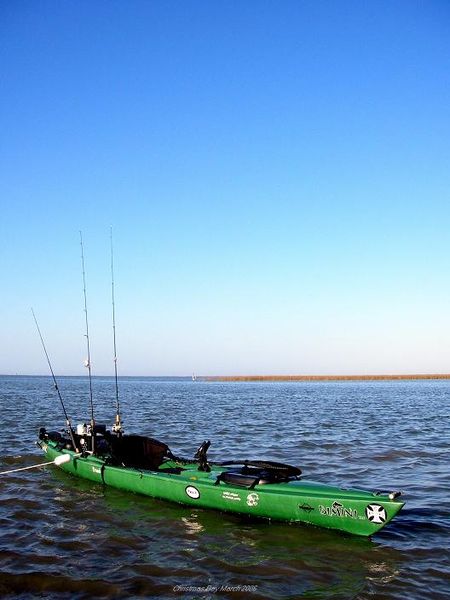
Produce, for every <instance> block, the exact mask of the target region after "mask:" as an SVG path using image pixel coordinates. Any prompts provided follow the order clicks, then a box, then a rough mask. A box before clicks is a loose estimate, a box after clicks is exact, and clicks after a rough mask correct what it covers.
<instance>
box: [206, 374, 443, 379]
mask: <svg viewBox="0 0 450 600" xmlns="http://www.w3.org/2000/svg"><path fill="white" fill-rule="evenodd" d="M198 379H202V380H203V381H205V380H206V381H395V380H405V379H450V374H448V373H447V374H416V375H223V376H209V377H198Z"/></svg>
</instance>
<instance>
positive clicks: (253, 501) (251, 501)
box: [247, 492, 259, 506]
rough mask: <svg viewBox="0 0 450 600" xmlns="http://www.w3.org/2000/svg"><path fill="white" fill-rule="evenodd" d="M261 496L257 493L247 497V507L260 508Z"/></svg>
mask: <svg viewBox="0 0 450 600" xmlns="http://www.w3.org/2000/svg"><path fill="white" fill-rule="evenodd" d="M258 502H259V496H258V494H257V493H256V492H253V493H252V494H249V495H248V496H247V505H248V506H258Z"/></svg>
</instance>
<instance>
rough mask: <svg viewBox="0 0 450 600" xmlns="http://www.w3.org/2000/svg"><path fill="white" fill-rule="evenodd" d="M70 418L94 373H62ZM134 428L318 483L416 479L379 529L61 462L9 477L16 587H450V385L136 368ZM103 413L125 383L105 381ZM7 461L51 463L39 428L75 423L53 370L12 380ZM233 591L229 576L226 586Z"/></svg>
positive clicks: (428, 590) (347, 592)
mask: <svg viewBox="0 0 450 600" xmlns="http://www.w3.org/2000/svg"><path fill="white" fill-rule="evenodd" d="M60 388H61V391H62V394H63V397H64V398H65V401H66V404H67V409H68V412H69V414H71V415H73V417H74V423H76V421H77V419H79V420H82V419H83V418H84V419H85V418H86V416H87V415H88V397H87V385H86V382H85V381H84V380H82V379H78V378H62V379H61V381H60ZM120 389H121V395H122V404H123V415H124V420H125V427H126V429H127V431H128V432H130V433H131V432H135V433H142V434H147V435H152V436H154V437H158V438H159V439H161V440H163V441H165V442H166V443H168V444H169V446H170V447H171V449H172V450H173V451H174V452H175V453H177V454H179V455H185V456H192V455H193V453H194V452H195V450H196V448H197V446H198V445H199V444H200V443H201V442H202V441H203V440H204V439H211V440H212V446H211V449H210V458H211V459H216V460H220V459H226V458H253V459H255V458H265V459H268V460H275V461H284V462H288V463H291V464H295V465H299V466H301V467H302V469H303V472H304V474H305V475H306V476H307V478H308V479H315V480H319V481H322V482H324V483H330V484H333V483H338V484H344V485H345V486H348V487H352V486H355V487H363V488H370V489H389V490H396V489H399V490H402V491H403V492H404V498H405V499H406V501H407V504H406V506H405V508H404V509H403V511H402V512H401V513H400V514H399V515H398V516H397V518H396V519H394V521H393V522H392V523H390V524H389V525H388V526H387V527H386V528H385V529H384V530H383V531H382V532H380V533H379V534H377V535H376V536H374V537H373V539H371V540H368V539H362V538H356V537H352V536H347V535H344V534H340V533H338V532H331V531H326V530H321V529H316V528H313V527H307V526H299V525H287V524H278V523H270V522H264V521H254V522H250V521H248V520H245V519H242V518H240V517H238V516H232V515H225V514H221V513H216V512H214V511H207V510H198V509H195V510H194V509H192V508H188V507H181V506H178V505H173V504H170V503H167V502H163V501H158V500H154V499H151V498H146V497H141V496H137V495H133V494H126V493H125V492H121V491H119V490H114V489H110V488H103V487H102V486H100V485H96V484H92V483H89V482H87V481H83V480H80V479H76V478H72V477H71V476H69V475H66V474H64V473H62V472H61V471H59V470H58V469H57V468H55V467H47V468H45V469H42V470H38V471H29V472H26V471H25V472H22V473H17V474H15V475H10V476H7V477H2V478H0V597H2V598H51V599H52V600H53V599H59V598H71V599H72V598H138V597H149V598H150V597H152V598H153V597H156V598H180V599H182V598H189V599H197V598H205V599H206V598H218V597H226V598H233V599H235V600H240V599H244V598H245V599H247V598H250V599H252V600H259V599H266V598H274V599H277V598H292V599H294V598H311V599H322V598H324V599H342V600H348V599H351V598H358V599H372V598H373V599H376V600H379V599H381V600H382V599H398V600H404V599H405V598H408V599H409V600H410V599H420V600H422V599H423V598H433V599H435V598H437V599H439V598H450V560H449V559H450V550H449V549H448V546H449V543H448V542H449V539H450V536H449V534H450V520H449V477H448V471H449V468H448V450H449V443H448V422H449V411H450V409H449V401H448V399H449V396H450V382H449V381H393V382H385V381H383V382H380V381H378V382H366V381H365V382H313V383H304V382H297V383H296V382H289V383H286V384H284V383H206V382H199V381H197V382H196V383H193V382H192V381H187V380H154V379H131V378H130V379H124V380H122V381H121V384H120ZM94 394H95V400H96V404H97V406H98V411H97V417H98V418H97V420H98V422H101V421H102V420H103V421H105V422H108V423H111V422H112V420H113V415H114V387H113V381H112V380H109V379H106V378H105V379H102V378H99V379H95V380H94ZM0 402H1V404H0V406H1V415H2V429H1V431H0V470H5V469H12V468H15V467H21V466H26V465H31V464H34V463H36V462H39V461H41V460H42V456H41V454H40V451H39V449H38V448H36V446H35V444H34V442H35V440H36V433H37V431H38V429H39V427H41V426H43V425H45V426H47V427H50V428H55V429H56V428H60V426H61V424H62V423H63V420H62V419H61V410H60V407H59V401H58V399H57V397H55V392H54V390H53V389H52V386H51V383H50V381H49V379H47V378H39V377H28V378H26V377H3V378H0ZM222 586H224V587H222Z"/></svg>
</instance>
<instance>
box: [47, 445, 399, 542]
mask: <svg viewBox="0 0 450 600" xmlns="http://www.w3.org/2000/svg"><path fill="white" fill-rule="evenodd" d="M38 443H39V445H40V446H41V448H42V450H43V451H44V452H45V454H46V455H47V457H48V458H49V459H50V460H54V459H55V458H56V457H57V456H60V455H62V454H69V455H70V461H68V462H66V463H64V464H62V465H61V466H60V468H61V469H62V470H64V471H66V472H68V473H71V474H72V475H76V476H79V477H82V478H84V479H88V480H91V481H93V482H96V483H100V484H103V485H109V486H112V487H115V488H118V489H121V490H124V491H128V492H134V493H139V494H143V495H146V496H151V497H153V498H159V499H163V500H169V501H172V502H177V503H179V504H185V505H189V506H197V507H202V508H207V509H214V510H219V511H224V512H233V513H239V514H243V515H247V516H250V517H258V518H265V519H273V520H277V521H285V522H294V523H306V524H310V525H316V526H319V527H325V528H329V529H337V530H340V531H344V532H347V533H351V534H355V535H362V536H370V535H372V534H374V533H376V532H377V531H379V530H380V529H381V528H383V527H384V526H385V525H386V524H387V523H389V521H391V519H392V518H393V517H394V516H395V515H396V514H397V513H398V512H399V511H400V510H401V508H402V507H403V506H404V503H403V502H401V501H400V500H399V499H398V496H399V495H400V494H399V493H398V492H392V493H390V494H389V493H387V492H383V493H381V492H380V493H379V492H368V491H364V490H354V489H345V488H340V487H337V486H329V485H324V484H321V483H317V482H313V481H306V480H303V479H301V478H299V477H291V478H289V480H283V481H272V482H264V481H263V480H262V481H261V480H258V481H255V478H251V477H246V476H245V471H243V470H242V469H241V470H239V469H236V468H232V467H224V466H221V465H217V464H211V465H209V469H210V470H199V464H198V462H186V461H183V462H182V463H180V462H179V461H178V460H171V459H165V460H164V462H163V463H162V464H161V466H160V467H159V468H158V469H144V468H133V467H129V466H126V467H125V466H120V465H114V464H108V459H107V458H104V457H99V456H95V455H92V454H89V453H85V454H80V453H76V452H74V451H73V450H68V449H65V448H61V445H60V444H58V443H57V442H55V441H52V440H45V441H40V442H38ZM243 473H244V475H243Z"/></svg>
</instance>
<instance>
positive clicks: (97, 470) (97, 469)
mask: <svg viewBox="0 0 450 600" xmlns="http://www.w3.org/2000/svg"><path fill="white" fill-rule="evenodd" d="M92 472H93V473H101V472H102V470H101V469H99V468H98V467H92Z"/></svg>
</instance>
